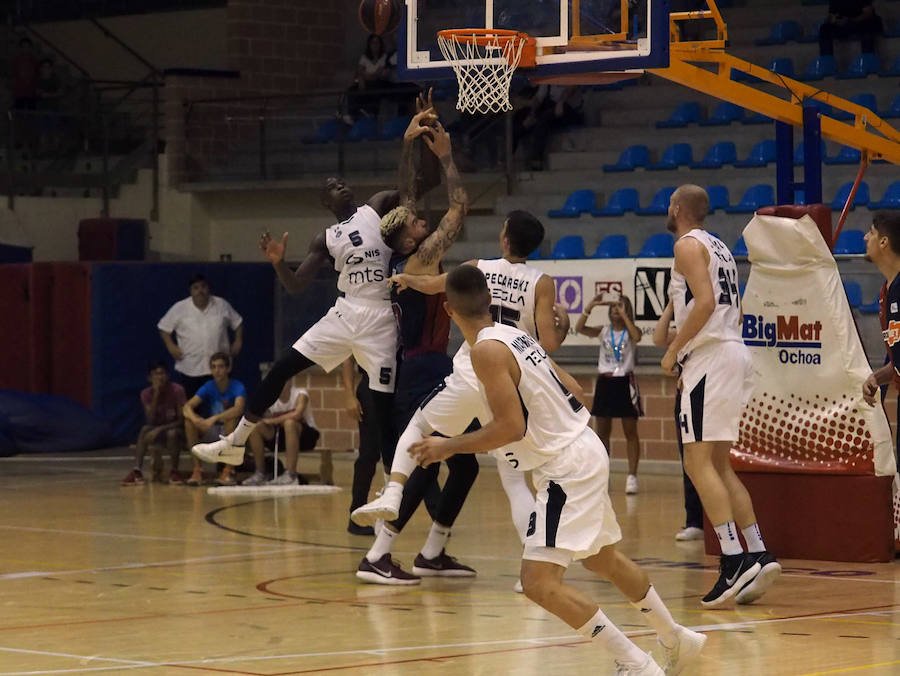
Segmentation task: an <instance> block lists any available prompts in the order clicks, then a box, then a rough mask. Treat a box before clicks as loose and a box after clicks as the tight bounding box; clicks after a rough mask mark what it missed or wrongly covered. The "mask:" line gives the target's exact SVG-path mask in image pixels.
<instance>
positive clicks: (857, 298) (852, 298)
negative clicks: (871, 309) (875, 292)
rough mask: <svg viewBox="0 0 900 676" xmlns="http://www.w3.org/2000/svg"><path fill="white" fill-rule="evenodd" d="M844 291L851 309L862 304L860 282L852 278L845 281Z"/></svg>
mask: <svg viewBox="0 0 900 676" xmlns="http://www.w3.org/2000/svg"><path fill="white" fill-rule="evenodd" d="M844 293H846V294H847V302H848V303H849V304H850V309H851V310H853V309H855V308H858V307H859V306H860V305H862V287H860V285H859V282H854V281H853V280H852V279H851V280H847V281H846V282H844Z"/></svg>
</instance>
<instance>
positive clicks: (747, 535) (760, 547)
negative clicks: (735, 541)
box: [741, 523, 766, 554]
mask: <svg viewBox="0 0 900 676" xmlns="http://www.w3.org/2000/svg"><path fill="white" fill-rule="evenodd" d="M741 533H743V534H744V541H745V542H746V543H747V551H748V552H753V553H754V554H757V553H759V552H764V551H766V545H765V543H764V542H763V539H762V533H760V532H759V524H758V523H751V524H750V525H749V526H747V527H746V528H742V529H741Z"/></svg>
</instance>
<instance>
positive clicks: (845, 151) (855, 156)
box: [822, 146, 862, 164]
mask: <svg viewBox="0 0 900 676" xmlns="http://www.w3.org/2000/svg"><path fill="white" fill-rule="evenodd" d="M861 158H862V153H860V152H859V151H858V150H857V149H856V148H851V147H850V146H841V149H840V150H839V151H838V153H837V155H835V156H834V157H827V156H823V157H822V161H823V162H824V163H825V164H859V161H860V159H861Z"/></svg>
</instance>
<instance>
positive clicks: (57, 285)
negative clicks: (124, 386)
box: [35, 263, 92, 408]
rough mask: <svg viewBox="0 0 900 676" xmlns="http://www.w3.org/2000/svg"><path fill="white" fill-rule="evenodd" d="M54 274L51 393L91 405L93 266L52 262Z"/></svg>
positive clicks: (51, 303) (37, 308)
mask: <svg viewBox="0 0 900 676" xmlns="http://www.w3.org/2000/svg"><path fill="white" fill-rule="evenodd" d="M51 274H52V291H51V299H50V315H51V317H52V319H51V322H52V324H51V327H50V373H51V376H50V393H51V394H55V395H59V396H63V397H68V398H69V399H72V400H74V401H77V402H78V403H79V404H81V405H82V406H86V407H88V408H90V406H91V331H90V324H91V313H92V311H91V269H90V266H89V265H87V264H85V263H53V268H52V272H51ZM39 307H40V306H37V305H36V306H35V310H36V311H38V312H39V311H40V310H39Z"/></svg>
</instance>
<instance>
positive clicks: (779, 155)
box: [775, 121, 794, 204]
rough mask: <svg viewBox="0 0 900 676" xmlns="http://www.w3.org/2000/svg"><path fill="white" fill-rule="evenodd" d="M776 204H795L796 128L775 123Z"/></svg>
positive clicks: (782, 123)
mask: <svg viewBox="0 0 900 676" xmlns="http://www.w3.org/2000/svg"><path fill="white" fill-rule="evenodd" d="M775 185H776V187H777V190H776V193H777V194H776V196H775V204H793V203H794V128H793V127H791V125H789V124H785V123H784V122H777V121H776V122H775Z"/></svg>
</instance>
